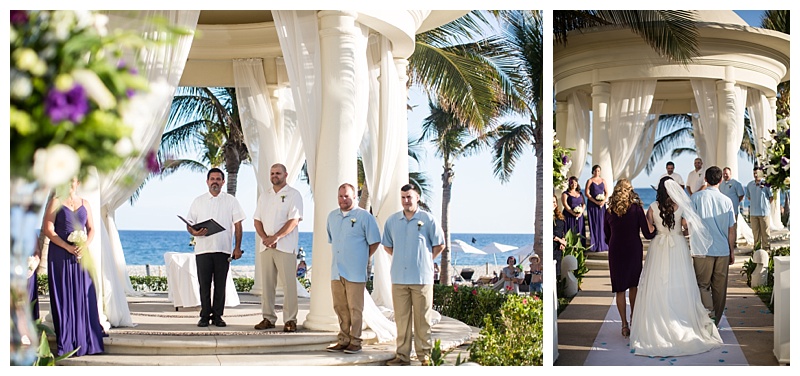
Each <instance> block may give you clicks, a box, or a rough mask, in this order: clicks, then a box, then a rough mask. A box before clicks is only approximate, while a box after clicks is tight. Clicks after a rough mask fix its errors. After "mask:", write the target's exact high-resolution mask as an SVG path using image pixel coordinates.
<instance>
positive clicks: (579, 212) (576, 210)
mask: <svg viewBox="0 0 800 376" xmlns="http://www.w3.org/2000/svg"><path fill="white" fill-rule="evenodd" d="M572 211H574V212H575V214H581V213H583V205H578V206H576V207H574V208H572Z"/></svg>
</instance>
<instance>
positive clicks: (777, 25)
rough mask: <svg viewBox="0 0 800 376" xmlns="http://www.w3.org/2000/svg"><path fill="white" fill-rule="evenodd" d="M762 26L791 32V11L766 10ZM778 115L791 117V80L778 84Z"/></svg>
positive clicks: (762, 17)
mask: <svg viewBox="0 0 800 376" xmlns="http://www.w3.org/2000/svg"><path fill="white" fill-rule="evenodd" d="M761 27H762V28H764V29H769V30H775V31H780V32H781V33H784V34H789V11H788V10H765V11H764V14H763V15H762V16H761ZM776 106H777V107H778V109H777V112H778V117H779V118H781V119H784V118H787V117H789V81H786V82H781V83H780V84H778V100H777V103H776Z"/></svg>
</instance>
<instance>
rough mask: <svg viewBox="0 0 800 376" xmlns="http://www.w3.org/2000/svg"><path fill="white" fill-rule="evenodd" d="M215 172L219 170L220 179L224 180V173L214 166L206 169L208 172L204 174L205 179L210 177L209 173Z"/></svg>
mask: <svg viewBox="0 0 800 376" xmlns="http://www.w3.org/2000/svg"><path fill="white" fill-rule="evenodd" d="M215 172H219V174H220V175H222V180H225V173H224V172H222V170H220V169H218V168H216V167H214V168H212V169H210V170H208V173H207V174H206V180H208V179H211V174H213V173H215Z"/></svg>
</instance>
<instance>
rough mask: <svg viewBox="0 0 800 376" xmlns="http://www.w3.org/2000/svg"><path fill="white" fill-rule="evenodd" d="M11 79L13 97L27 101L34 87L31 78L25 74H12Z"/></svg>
mask: <svg viewBox="0 0 800 376" xmlns="http://www.w3.org/2000/svg"><path fill="white" fill-rule="evenodd" d="M12 77H13V78H11V97H13V98H18V99H25V98H27V97H28V96H30V95H31V92H32V91H33V85H32V84H31V80H30V78H28V76H26V75H24V74H16V75H15V74H12Z"/></svg>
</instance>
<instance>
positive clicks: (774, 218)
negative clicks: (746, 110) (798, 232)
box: [765, 97, 784, 230]
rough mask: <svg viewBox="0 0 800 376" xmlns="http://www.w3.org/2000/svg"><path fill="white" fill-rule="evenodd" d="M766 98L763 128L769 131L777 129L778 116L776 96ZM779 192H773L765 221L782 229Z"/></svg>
mask: <svg viewBox="0 0 800 376" xmlns="http://www.w3.org/2000/svg"><path fill="white" fill-rule="evenodd" d="M767 100H768V101H769V112H770V115H769V116H767V118H768V119H769V122H770V123H769V124H768V125H767V124H765V125H767V127H766V128H765V129H767V132H769V130H774V129H777V127H778V124H777V122H778V120H777V119H778V117H777V116H778V115H777V113H778V98H776V97H768V98H767ZM767 134H768V135H769V133H767ZM780 193H781V191H777V192H775V200H774V201H772V204H770V206H769V210H770V215H769V220H768V221H767V223H768V225H769V226H770V229H771V230H782V229H783V228H784V227H783V222H781V196H780Z"/></svg>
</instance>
